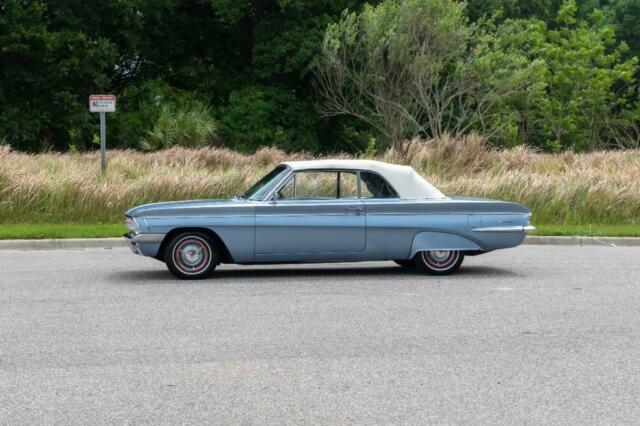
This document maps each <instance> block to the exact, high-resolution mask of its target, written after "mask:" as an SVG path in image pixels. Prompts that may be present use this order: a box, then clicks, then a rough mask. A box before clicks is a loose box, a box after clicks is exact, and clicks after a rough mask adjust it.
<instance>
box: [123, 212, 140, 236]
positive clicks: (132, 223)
mask: <svg viewBox="0 0 640 426" xmlns="http://www.w3.org/2000/svg"><path fill="white" fill-rule="evenodd" d="M124 223H125V225H127V229H128V230H129V231H131V232H133V233H134V234H137V233H138V230H139V229H140V227H139V226H138V222H136V220H135V219H134V218H132V217H129V216H126V218H125V220H124Z"/></svg>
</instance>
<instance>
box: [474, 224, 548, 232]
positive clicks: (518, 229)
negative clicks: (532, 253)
mask: <svg viewBox="0 0 640 426" xmlns="http://www.w3.org/2000/svg"><path fill="white" fill-rule="evenodd" d="M535 229H536V228H535V227H534V226H531V225H528V226H489V227H486V228H473V229H472V230H471V231H473V232H529V231H533V230H535Z"/></svg>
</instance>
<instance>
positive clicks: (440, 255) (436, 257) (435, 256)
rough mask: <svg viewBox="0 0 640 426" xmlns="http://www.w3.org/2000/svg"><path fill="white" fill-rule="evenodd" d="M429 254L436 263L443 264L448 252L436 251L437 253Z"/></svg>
mask: <svg viewBox="0 0 640 426" xmlns="http://www.w3.org/2000/svg"><path fill="white" fill-rule="evenodd" d="M430 253H431V258H432V259H433V260H435V261H436V262H444V261H445V260H447V258H448V257H449V253H450V252H448V251H444V250H438V251H432V252H430Z"/></svg>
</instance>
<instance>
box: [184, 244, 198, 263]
mask: <svg viewBox="0 0 640 426" xmlns="http://www.w3.org/2000/svg"><path fill="white" fill-rule="evenodd" d="M180 257H181V258H182V261H183V262H184V263H185V264H186V265H189V266H193V265H197V264H198V263H199V262H200V261H201V260H202V257H203V253H202V247H201V246H198V245H195V244H189V245H186V246H184V247H182V248H181V249H180Z"/></svg>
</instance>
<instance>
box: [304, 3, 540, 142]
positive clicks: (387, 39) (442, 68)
mask: <svg viewBox="0 0 640 426" xmlns="http://www.w3.org/2000/svg"><path fill="white" fill-rule="evenodd" d="M497 45H498V44H497V40H496V38H495V36H494V34H493V32H491V31H487V30H485V29H483V28H481V27H479V26H477V25H473V24H469V23H468V22H467V20H466V18H465V16H464V9H463V5H462V4H461V3H458V2H455V1H451V0H407V1H403V2H398V1H395V0H388V1H385V2H382V3H381V4H379V5H378V6H368V7H365V9H364V10H363V12H362V13H361V14H355V13H351V14H345V15H344V16H343V18H342V19H341V21H340V22H338V23H336V24H332V25H330V26H329V27H328V28H327V33H326V36H325V40H324V45H323V47H324V49H323V51H324V61H323V63H322V64H321V65H320V66H319V67H318V73H317V76H318V80H319V84H320V87H321V93H322V95H323V98H324V112H325V113H326V114H328V115H348V116H352V117H354V118H357V119H359V120H361V121H362V122H364V123H368V124H369V125H371V126H372V127H374V128H375V129H376V130H377V131H378V132H379V135H380V136H381V137H382V138H383V140H382V142H383V147H384V143H387V144H388V143H393V144H398V143H401V142H402V141H403V140H405V139H407V138H412V137H415V136H425V135H427V136H430V137H439V136H442V135H444V134H454V135H458V134H463V133H468V132H471V131H479V132H482V133H483V134H486V135H490V136H492V137H494V138H495V139H496V140H498V141H500V142H502V143H503V144H506V145H514V144H516V143H517V127H516V126H515V125H514V124H513V118H512V116H513V113H512V112H511V111H510V110H509V109H508V108H505V105H506V104H507V103H508V102H510V100H511V99H512V98H514V97H517V96H520V95H521V94H522V93H524V92H526V91H527V90H529V89H530V88H531V87H532V86H533V85H535V84H536V82H537V81H538V80H539V79H540V78H541V74H540V70H541V67H540V64H539V61H536V60H533V61H530V60H529V59H528V58H526V57H525V56H524V55H523V54H522V53H518V52H515V51H514V52H504V51H502V50H500V49H497Z"/></svg>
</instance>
